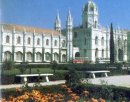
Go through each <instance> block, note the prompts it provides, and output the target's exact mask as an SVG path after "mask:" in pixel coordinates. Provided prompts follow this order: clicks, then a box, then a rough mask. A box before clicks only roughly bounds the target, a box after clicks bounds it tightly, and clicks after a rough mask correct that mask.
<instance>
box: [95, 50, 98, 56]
mask: <svg viewBox="0 0 130 102" xmlns="http://www.w3.org/2000/svg"><path fill="white" fill-rule="evenodd" d="M95 57H96V58H98V48H96V50H95Z"/></svg>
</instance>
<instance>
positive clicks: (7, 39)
mask: <svg viewBox="0 0 130 102" xmlns="http://www.w3.org/2000/svg"><path fill="white" fill-rule="evenodd" d="M9 42H10V37H9V36H8V35H7V36H6V43H9Z"/></svg>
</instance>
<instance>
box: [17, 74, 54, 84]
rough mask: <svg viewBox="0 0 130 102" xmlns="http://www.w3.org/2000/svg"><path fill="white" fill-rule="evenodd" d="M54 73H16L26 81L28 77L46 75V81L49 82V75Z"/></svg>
mask: <svg viewBox="0 0 130 102" xmlns="http://www.w3.org/2000/svg"><path fill="white" fill-rule="evenodd" d="M52 75H53V74H21V75H16V76H17V77H21V78H23V81H24V83H26V82H27V81H28V79H27V78H28V77H38V76H39V77H42V76H44V77H45V78H46V82H49V78H48V76H52Z"/></svg>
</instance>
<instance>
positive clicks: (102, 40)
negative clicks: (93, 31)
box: [101, 37, 104, 46]
mask: <svg viewBox="0 0 130 102" xmlns="http://www.w3.org/2000/svg"><path fill="white" fill-rule="evenodd" d="M101 45H102V46H104V37H102V39H101Z"/></svg>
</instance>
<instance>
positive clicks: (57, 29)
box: [55, 13, 61, 32]
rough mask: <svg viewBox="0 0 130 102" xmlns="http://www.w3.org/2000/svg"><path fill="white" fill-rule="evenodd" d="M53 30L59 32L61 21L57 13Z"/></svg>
mask: <svg viewBox="0 0 130 102" xmlns="http://www.w3.org/2000/svg"><path fill="white" fill-rule="evenodd" d="M55 30H56V31H58V32H61V20H60V17H59V13H57V16H56V20H55Z"/></svg>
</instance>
